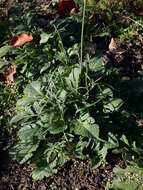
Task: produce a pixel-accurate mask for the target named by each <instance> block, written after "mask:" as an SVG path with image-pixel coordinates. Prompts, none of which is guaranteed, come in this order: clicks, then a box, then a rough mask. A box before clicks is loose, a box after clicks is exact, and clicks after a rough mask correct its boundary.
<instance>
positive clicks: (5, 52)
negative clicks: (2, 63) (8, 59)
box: [0, 45, 14, 57]
mask: <svg viewBox="0 0 143 190" xmlns="http://www.w3.org/2000/svg"><path fill="white" fill-rule="evenodd" d="M13 49H14V47H12V46H8V45H5V46H3V47H1V48H0V57H4V56H6V55H8V54H9V53H11V52H12V51H13Z"/></svg>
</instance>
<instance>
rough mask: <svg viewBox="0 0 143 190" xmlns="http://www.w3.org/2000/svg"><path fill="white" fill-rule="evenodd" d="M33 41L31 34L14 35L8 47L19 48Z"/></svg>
mask: <svg viewBox="0 0 143 190" xmlns="http://www.w3.org/2000/svg"><path fill="white" fill-rule="evenodd" d="M32 40H33V36H32V34H26V33H21V34H16V35H15V36H14V37H13V38H12V39H11V40H10V43H9V45H10V46H14V47H20V46H23V45H24V44H25V43H26V42H30V41H32Z"/></svg>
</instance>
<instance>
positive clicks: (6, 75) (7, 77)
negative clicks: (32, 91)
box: [3, 65, 16, 84]
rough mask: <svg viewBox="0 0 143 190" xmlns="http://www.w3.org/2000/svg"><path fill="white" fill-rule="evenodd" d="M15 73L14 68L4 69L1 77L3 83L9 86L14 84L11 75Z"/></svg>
mask: <svg viewBox="0 0 143 190" xmlns="http://www.w3.org/2000/svg"><path fill="white" fill-rule="evenodd" d="M15 73H16V66H15V65H14V66H11V67H10V68H6V69H5V71H4V72H3V76H4V79H5V83H7V84H11V83H12V82H14V77H13V75H14V74H15Z"/></svg>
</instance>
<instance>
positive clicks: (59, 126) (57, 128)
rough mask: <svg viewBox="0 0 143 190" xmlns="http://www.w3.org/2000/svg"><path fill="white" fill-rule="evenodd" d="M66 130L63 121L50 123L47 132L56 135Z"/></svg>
mask: <svg viewBox="0 0 143 190" xmlns="http://www.w3.org/2000/svg"><path fill="white" fill-rule="evenodd" d="M65 129H66V125H65V123H64V121H63V120H58V121H55V122H52V124H51V126H50V128H49V132H50V133H51V134H58V133H61V132H63V131H64V130H65Z"/></svg>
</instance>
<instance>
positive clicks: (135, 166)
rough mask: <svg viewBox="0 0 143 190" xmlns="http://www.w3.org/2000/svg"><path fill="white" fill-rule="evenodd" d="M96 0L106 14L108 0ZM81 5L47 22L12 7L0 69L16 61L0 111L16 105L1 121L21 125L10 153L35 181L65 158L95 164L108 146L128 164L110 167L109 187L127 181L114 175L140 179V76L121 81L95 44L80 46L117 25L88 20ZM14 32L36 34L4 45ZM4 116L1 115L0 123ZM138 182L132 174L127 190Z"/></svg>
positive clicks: (102, 160)
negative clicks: (28, 39)
mask: <svg viewBox="0 0 143 190" xmlns="http://www.w3.org/2000/svg"><path fill="white" fill-rule="evenodd" d="M100 3H101V1H100ZM102 3H103V4H102ZM102 3H101V4H98V6H99V5H100V6H101V5H102V7H101V8H102V10H109V12H108V13H110V11H111V10H110V9H109V7H108V6H107V5H106V4H107V1H105V4H104V2H102ZM103 5H104V6H105V8H104V6H103ZM113 7H114V6H113ZM86 8H88V7H86V3H85V4H84V6H83V7H82V8H81V10H82V11H81V13H82V14H81V15H80V14H74V15H72V16H71V17H67V18H64V19H59V20H55V21H53V22H50V21H47V20H44V19H38V17H37V16H36V15H35V13H34V12H33V11H29V10H27V11H25V12H24V13H22V12H21V11H20V9H18V8H16V9H15V10H14V13H13V15H12V16H11V17H10V20H9V30H8V33H7V34H6V36H5V38H4V39H3V40H4V45H3V46H2V47H1V48H0V57H1V58H2V62H1V63H0V64H1V65H0V70H1V72H3V71H4V69H5V67H7V66H9V65H15V66H16V68H17V73H16V75H17V77H16V79H15V81H14V83H13V84H11V86H7V85H4V84H3V83H2V87H1V88H3V91H2V94H0V100H1V102H2V108H1V109H3V108H4V106H5V102H7V103H8V104H15V103H16V108H15V113H14V115H12V116H11V115H10V117H12V119H11V121H10V122H9V121H8V122H7V126H8V127H9V126H11V127H13V126H14V127H17V129H19V132H18V139H19V141H18V142H17V144H16V145H15V146H14V147H13V148H12V149H11V151H10V155H11V157H12V158H13V159H15V160H17V161H19V162H20V163H25V162H28V163H29V164H33V165H34V171H33V175H32V177H33V179H35V180H38V179H42V178H44V177H45V176H46V177H48V176H51V175H53V174H54V173H56V171H57V170H56V169H57V166H59V165H63V164H64V163H65V162H67V161H68V160H70V159H72V160H73V161H74V160H76V159H90V160H91V162H92V167H93V168H97V167H98V166H100V165H101V164H102V163H105V161H106V157H107V155H108V153H109V152H112V153H114V154H119V153H120V154H122V157H123V159H124V160H125V162H126V164H127V165H128V164H129V165H130V167H127V168H126V169H125V170H120V169H115V173H116V174H117V176H119V178H118V181H115V182H114V183H113V185H112V188H115V189H117V188H119V189H121V188H122V187H123V185H124V184H126V182H127V184H128V179H127V180H126V178H124V177H123V178H122V179H121V178H120V175H123V174H124V173H125V174H126V173H127V172H129V173H130V174H131V173H134V172H135V173H139V175H141V177H142V167H143V165H142V163H143V162H142V159H143V155H142V148H143V138H142V135H143V128H142V126H140V125H139V124H138V120H139V119H142V114H141V112H142V106H141V101H142V100H141V98H142V92H143V88H142V79H130V78H127V79H126V78H125V77H126V76H124V72H123V68H107V67H106V66H105V65H104V64H103V60H102V58H101V56H102V53H101V52H100V51H98V50H96V54H95V55H90V54H89V53H88V52H86V51H84V41H85V40H91V39H92V40H94V39H103V38H104V39H107V40H109V38H110V37H111V35H112V33H113V31H114V29H115V27H116V26H115V23H114V25H113V28H112V29H111V28H108V27H107V28H106V27H105V28H106V29H107V30H105V28H104V29H103V28H101V25H100V24H94V25H93V21H92V20H90V21H89V20H88V18H89V15H88V13H87V12H86ZM99 15H100V16H101V15H102V14H99ZM106 16H107V17H108V20H110V21H111V20H112V19H113V17H112V15H106ZM21 20H22V21H21ZM141 22H142V21H141ZM0 24H4V23H3V22H0ZM102 24H103V23H102ZM4 25H5V24H4ZM79 25H80V26H81V28H82V30H81V31H80V32H79V30H78V28H79ZM102 26H103V25H102ZM37 28H38V30H37ZM67 29H68V30H67ZM128 30H129V31H130V29H129V26H128V27H126V29H125V28H122V30H120V31H119V30H117V33H119V35H121V38H122V39H126V38H128V36H129V37H130V35H127V36H125V33H124V31H128ZM133 30H135V28H133ZM133 30H131V31H133ZM141 30H142V29H140V28H139V29H138V30H135V31H137V32H139V33H140V31H141ZM19 32H29V33H32V35H33V38H34V40H33V41H32V42H30V43H27V44H25V45H24V46H22V47H12V46H9V45H8V43H9V41H8V40H6V38H7V39H10V38H11V37H12V36H13V35H14V34H17V33H19ZM89 34H90V35H89ZM114 34H115V33H114ZM0 35H2V36H3V34H2V33H0ZM137 35H138V34H137ZM67 42H68V43H67ZM134 86H135V87H136V88H134ZM131 94H134V104H133V103H132V97H131ZM4 96H5V99H3V97H4ZM135 105H136V106H135ZM5 110H8V109H5ZM7 114H10V113H7ZM3 121H4V118H3V116H1V120H0V122H1V123H0V125H2V122H3ZM4 122H5V123H6V121H4ZM140 173H141V174H140ZM125 176H126V175H125ZM135 178H136V176H135ZM140 181H141V180H139V183H138V181H136V179H135V182H134V185H133V187H130V186H129V188H130V189H137V188H138V187H139V188H141V187H142V186H141V185H142V184H141V183H140ZM131 182H132V183H133V180H132V181H131ZM109 186H110V185H109ZM139 188H138V189H139Z"/></svg>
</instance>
